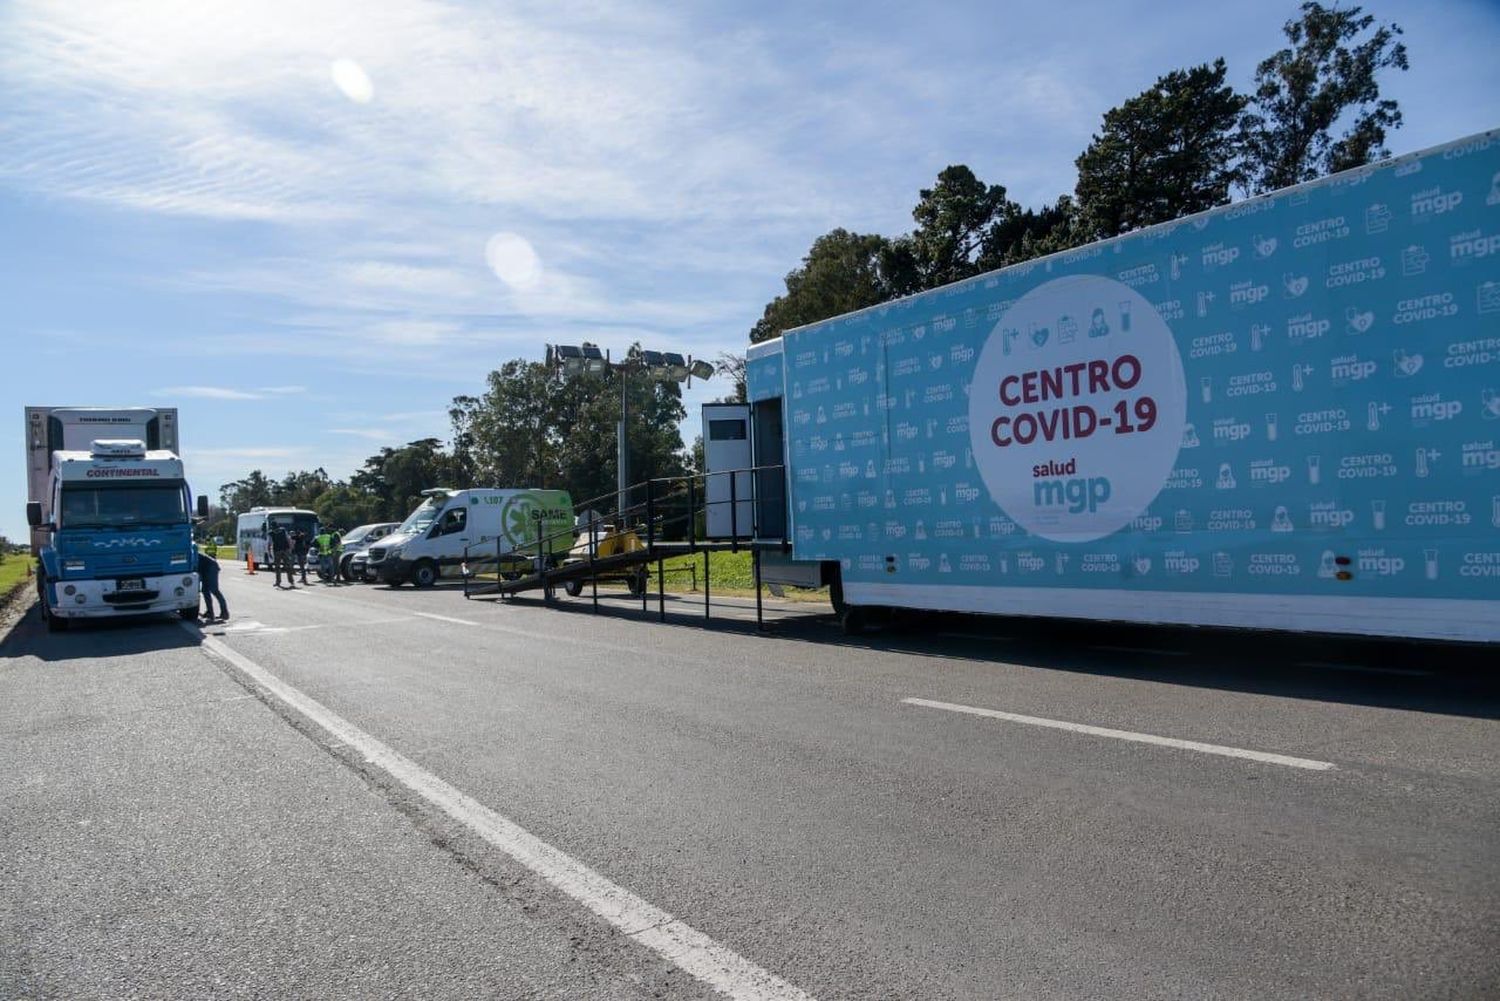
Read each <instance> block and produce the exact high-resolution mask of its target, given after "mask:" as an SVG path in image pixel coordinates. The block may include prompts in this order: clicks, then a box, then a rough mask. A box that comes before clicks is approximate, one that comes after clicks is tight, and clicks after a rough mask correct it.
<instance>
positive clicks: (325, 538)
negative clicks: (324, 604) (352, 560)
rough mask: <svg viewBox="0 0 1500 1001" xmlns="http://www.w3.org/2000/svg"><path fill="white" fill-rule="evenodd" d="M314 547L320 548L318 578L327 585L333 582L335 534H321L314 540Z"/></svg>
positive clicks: (325, 532)
mask: <svg viewBox="0 0 1500 1001" xmlns="http://www.w3.org/2000/svg"><path fill="white" fill-rule="evenodd" d="M313 545H315V546H317V547H318V576H319V577H322V578H323V581H324V582H325V583H331V582H332V581H333V533H332V532H327V531H324V532H319V533H318V534H317V535H316V536H315V537H314V538H313Z"/></svg>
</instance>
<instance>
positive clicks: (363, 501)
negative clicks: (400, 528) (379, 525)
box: [312, 483, 405, 532]
mask: <svg viewBox="0 0 1500 1001" xmlns="http://www.w3.org/2000/svg"><path fill="white" fill-rule="evenodd" d="M312 509H313V510H314V511H316V512H318V520H319V521H321V522H322V523H323V524H325V525H331V526H336V527H337V528H339V529H340V530H342V531H345V532H347V531H348V530H349V529H351V528H354V527H355V526H356V525H368V524H369V523H370V522H372V521H387V520H388V521H395V520H397V516H396V515H394V514H392V515H391V516H390V517H389V518H385V517H383V515H384V514H385V512H383V511H382V510H381V508H380V499H379V498H377V497H374V496H372V495H370V494H368V493H366V492H365V491H363V490H356V489H355V488H353V487H351V486H349V485H348V484H346V483H336V484H334V485H333V486H331V487H329V488H328V489H327V490H325V491H323V492H322V493H321V494H319V495H318V498H317V499H316V500H314V501H313V502H312ZM401 514H402V516H404V515H405V512H402V513H401Z"/></svg>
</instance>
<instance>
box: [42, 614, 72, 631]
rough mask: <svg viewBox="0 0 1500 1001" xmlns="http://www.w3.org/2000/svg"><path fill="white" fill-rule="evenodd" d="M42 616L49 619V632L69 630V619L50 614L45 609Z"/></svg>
mask: <svg viewBox="0 0 1500 1001" xmlns="http://www.w3.org/2000/svg"><path fill="white" fill-rule="evenodd" d="M42 617H43V618H45V619H46V620H47V632H49V633H65V632H67V631H68V620H67V619H64V618H59V617H58V616H56V615H48V614H47V613H46V611H45V610H44V611H43V612H42Z"/></svg>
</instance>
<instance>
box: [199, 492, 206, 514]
mask: <svg viewBox="0 0 1500 1001" xmlns="http://www.w3.org/2000/svg"><path fill="white" fill-rule="evenodd" d="M198 517H200V518H207V517H208V498H207V497H206V496H205V495H203V494H199V495H198Z"/></svg>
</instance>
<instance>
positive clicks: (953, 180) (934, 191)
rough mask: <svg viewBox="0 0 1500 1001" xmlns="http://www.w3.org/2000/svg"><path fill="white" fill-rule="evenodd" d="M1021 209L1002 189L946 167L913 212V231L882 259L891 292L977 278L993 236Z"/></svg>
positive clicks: (962, 169) (963, 170)
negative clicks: (981, 257)
mask: <svg viewBox="0 0 1500 1001" xmlns="http://www.w3.org/2000/svg"><path fill="white" fill-rule="evenodd" d="M1019 210H1020V206H1018V205H1016V204H1015V203H1014V202H1012V201H1010V200H1009V199H1007V198H1006V197H1005V188H1004V187H1002V186H1001V185H998V184H985V183H984V182H983V181H981V180H979V178H977V177H975V176H974V172H973V171H972V170H970V169H969V168H968V167H966V166H963V165H962V164H959V165H956V166H950V167H946V168H944V169H943V171H942V172H941V173H940V174H938V178H937V183H936V184H934V185H933V186H932V187H931V188H923V189H922V192H921V198H920V199H919V200H918V201H917V205H916V208H914V209H912V212H911V214H912V218H913V219H914V220H916V223H917V228H916V229H915V230H914V231H913V232H912V233H911V235H910V236H904V237H901V238H900V239H899V240H896V241H895V242H894V243H892V244H891V245H890V247H889V248H888V249H887V250H886V252H885V253H884V254H883V255H882V257H881V265H882V268H883V271H884V274H885V277H886V280H887V285H888V286H889V289H890V291H891V292H893V293H894V294H895V295H910V294H911V293H913V292H920V291H922V290H923V289H930V288H937V287H938V286H939V285H947V284H949V283H950V282H956V281H962V280H963V279H965V278H969V277H971V276H973V275H976V274H978V273H979V272H980V270H981V268H980V255H981V252H982V251H983V249H984V246H985V242H986V240H987V239H988V238H989V236H990V234H991V232H992V231H993V230H994V229H995V228H996V227H997V226H999V225H1000V224H1001V223H1002V222H1003V221H1004V220H1005V219H1006V218H1007V217H1008V216H1009V215H1011V214H1012V213H1015V212H1018V211H1019Z"/></svg>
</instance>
